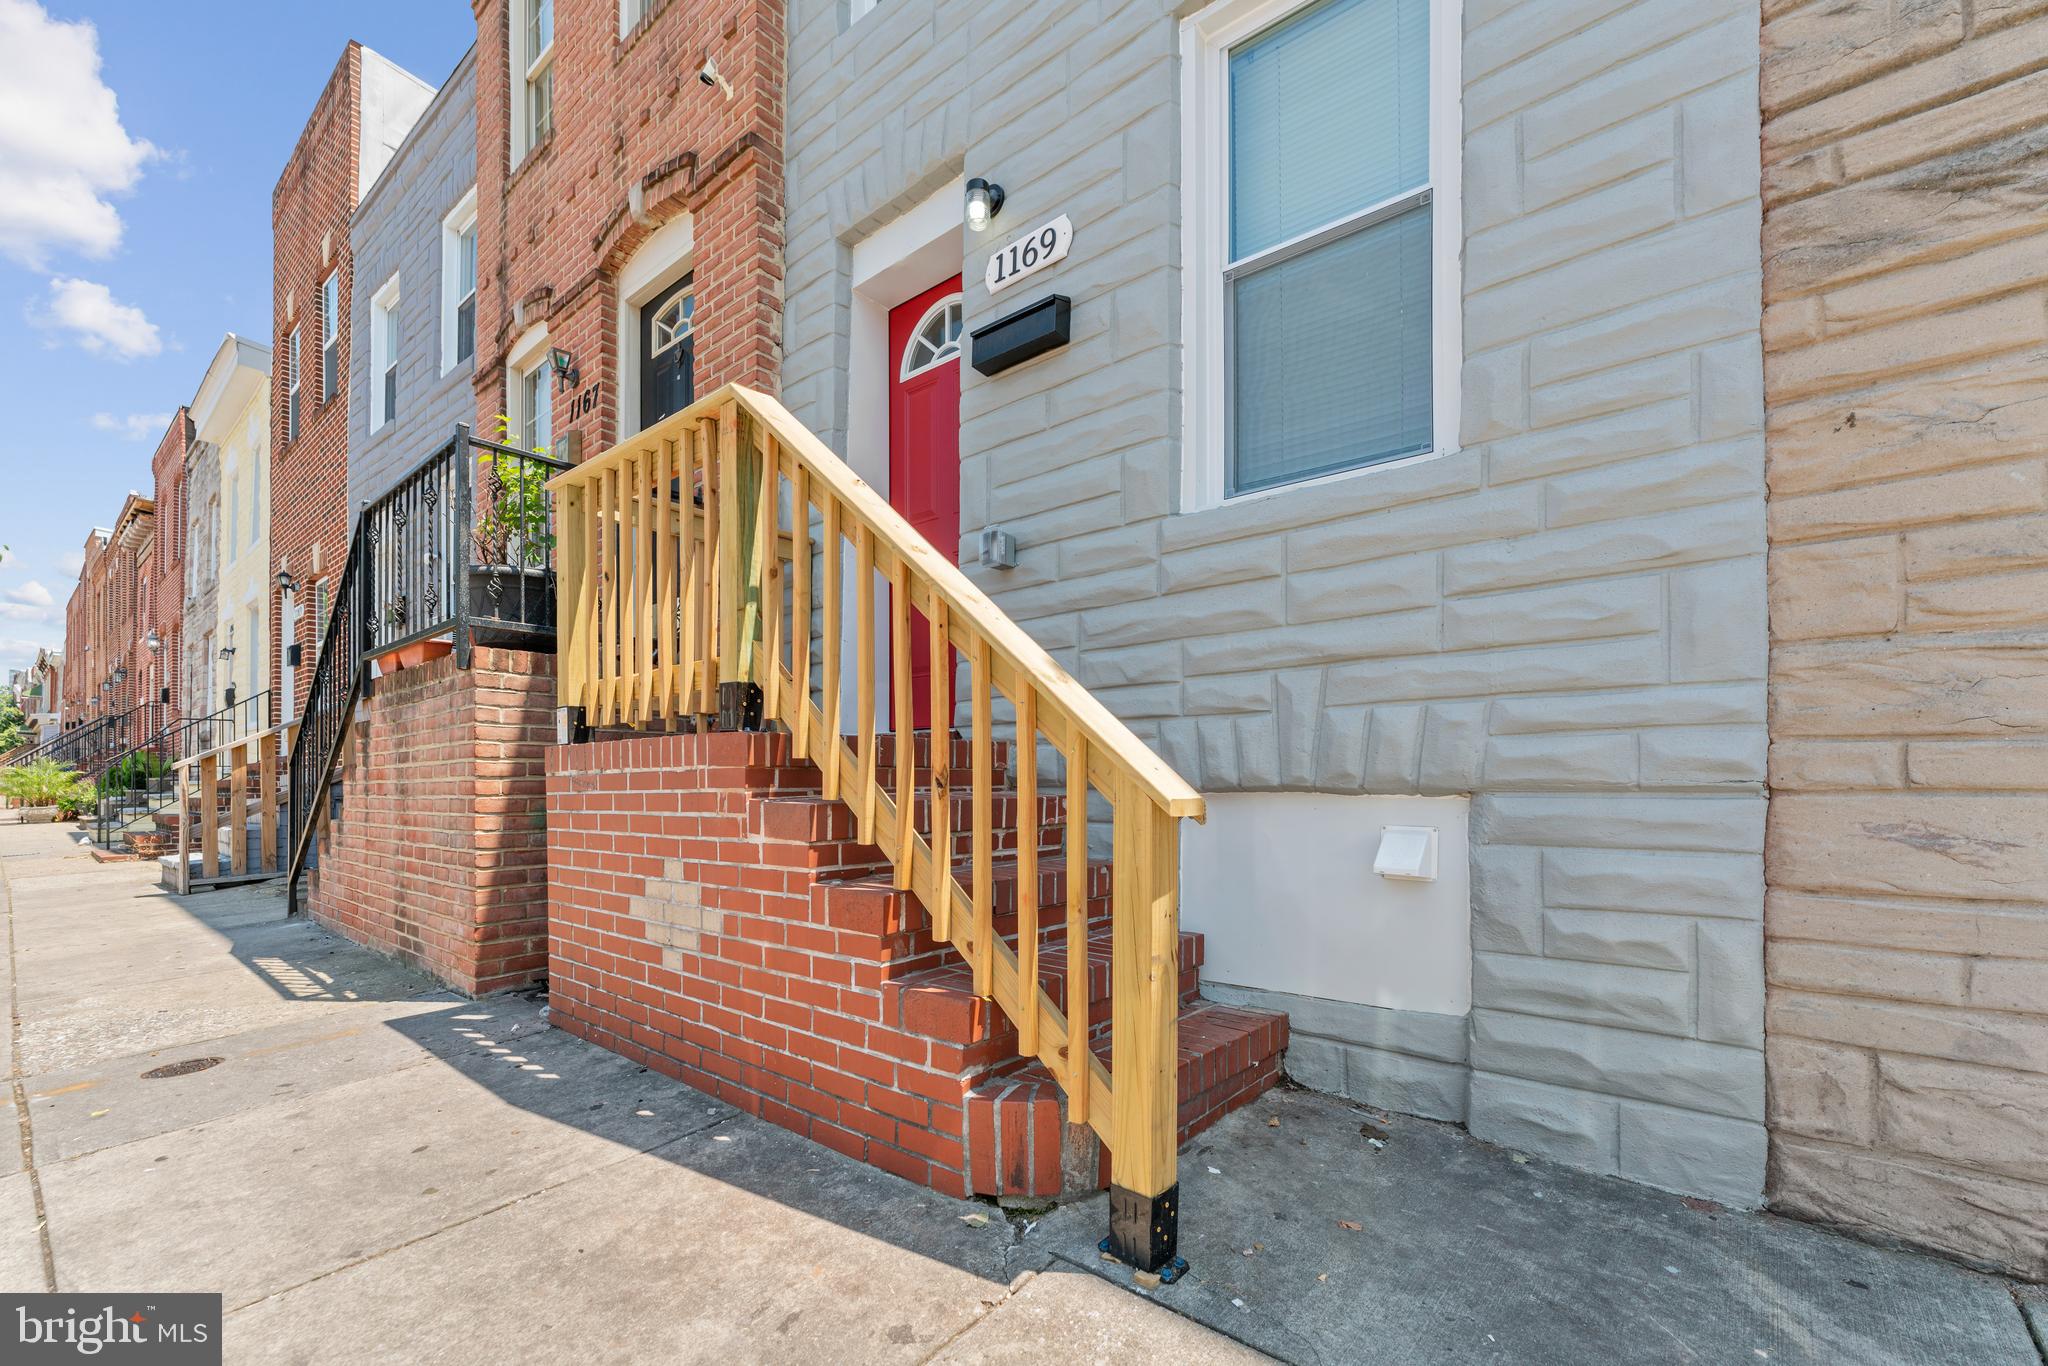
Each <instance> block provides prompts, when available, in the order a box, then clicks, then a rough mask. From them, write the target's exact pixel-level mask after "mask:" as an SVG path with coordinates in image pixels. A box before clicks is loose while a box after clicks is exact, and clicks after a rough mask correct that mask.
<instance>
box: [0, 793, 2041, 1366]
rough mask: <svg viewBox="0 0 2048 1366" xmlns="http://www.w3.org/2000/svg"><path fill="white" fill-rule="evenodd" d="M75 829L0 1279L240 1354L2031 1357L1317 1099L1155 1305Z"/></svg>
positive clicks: (1717, 1229) (45, 852)
mask: <svg viewBox="0 0 2048 1366" xmlns="http://www.w3.org/2000/svg"><path fill="white" fill-rule="evenodd" d="M74 839H75V836H74V834H73V832H72V831H71V830H70V829H69V827H63V826H58V827H52V826H0V918H4V919H5V921H6V933H7V936H8V939H7V944H6V949H7V952H6V958H5V964H4V966H5V967H6V969H7V974H6V976H5V977H4V978H0V996H4V999H5V1000H6V1001H7V1003H8V1004H9V1006H10V1007H11V1009H12V1012H13V1015H14V1020H15V1028H14V1034H15V1037H14V1038H11V1039H9V1040H8V1041H7V1048H8V1051H7V1053H6V1054H5V1061H6V1062H7V1064H8V1071H9V1075H10V1086H11V1088H12V1090H13V1094H14V1096H15V1097H16V1098H20V1097H23V1096H25V1097H27V1098H28V1114H27V1132H28V1133H29V1135H30V1138H31V1140H32V1146H33V1152H34V1154H35V1161H34V1167H33V1169H32V1170H24V1169H23V1167H22V1164H21V1162H20V1157H19V1153H18V1152H17V1151H15V1150H14V1145H11V1144H10V1145H4V1146H5V1147H6V1149H7V1151H5V1152H4V1153H0V1289H9V1290H25V1289H40V1288H43V1287H44V1286H45V1285H46V1283H47V1282H46V1280H45V1275H46V1268H53V1269H54V1274H55V1277H56V1283H57V1285H58V1286H59V1287H60V1288H63V1289H127V1288H132V1289H156V1290H177V1289H190V1290H218V1291H221V1292H223V1293H224V1295H225V1297H226V1305H227V1308H228V1320H227V1325H226V1342H227V1349H228V1357H229V1359H230V1360H235V1361H252V1362H301V1361H304V1362H312V1361H351V1362H353V1361H378V1362H385V1361H393V1362H411V1361H439V1360H448V1361H458V1360H459V1361H468V1360H475V1359H484V1360H547V1359H573V1360H579V1361H580V1360H596V1361H620V1362H630V1361H642V1360H648V1361H652V1360H673V1359H681V1360H687V1361H699V1360H713V1359H716V1360H720V1361H733V1360H738V1361H782V1360H807V1361H808V1360H827V1361H834V1362H838V1361H870V1360H873V1361H927V1360H944V1361H975V1360H981V1361H986V1360H994V1361H1026V1360H1029V1361H1060V1362H1065V1361H1105V1362H1106V1361H1111V1360H1117V1361H1123V1360H1131V1359H1136V1360H1144V1361H1151V1360H1173V1361H1190V1362H1211V1361H1215V1362H1227V1361H1232V1360H1253V1359H1256V1356H1255V1353H1253V1352H1251V1351H1249V1350H1247V1348H1246V1346H1243V1345H1240V1344H1249V1346H1251V1347H1255V1348H1257V1349H1259V1350H1261V1351H1264V1352H1269V1353H1272V1354H1273V1355H1275V1356H1278V1357H1281V1358H1284V1359H1287V1360H1291V1361H1302V1362H1386V1363H1397V1362H1398V1363H1408V1362H1416V1361H1431V1362H1438V1361H1443V1362H1499V1363H1508V1362H1514V1363H1520V1362H1543V1363H1547V1362H1560V1363H1566V1362H1569V1363H1577V1362H1582V1361H1617V1362H1632V1361H1656V1362H1694V1361H1700V1362H1706V1361H1714V1362H1722V1361H1726V1362H1751V1363H1754V1362H1758V1361H1768V1362H1777V1363H1783V1362H1847V1361H1854V1362H1888V1361H1901V1362H1957V1363H1964V1362H1968V1363H1985V1364H1986V1366H2006V1364H2007V1363H2010V1366H2041V1360H2042V1359H2041V1357H2040V1356H2039V1355H2038V1354H2037V1350H2036V1348H2035V1346H2034V1344H2033V1341H2032V1339H2031V1337H2030V1335H2029V1333H2028V1330H2027V1326H2026V1319H2025V1317H2024V1316H2023V1313H2022V1308H2021V1305H2022V1304H2023V1303H2024V1304H2027V1305H2028V1306H2029V1307H2030V1308H2032V1309H2033V1311H2034V1312H2035V1313H2036V1315H2037V1317H2038V1318H2040V1319H2042V1320H2044V1321H2048V1302H2043V1301H2041V1300H2039V1299H2031V1300H2030V1299H2029V1298H2028V1297H2029V1296H2030V1295H2034V1294H2036V1293H2037V1292H2035V1291H2030V1290H2025V1289H2021V1290H2018V1291H2017V1296H2016V1291H2015V1288H2014V1287H2010V1286H2008V1285H2007V1284H2005V1283H2004V1282H2001V1281H1998V1280H1996V1279H1994V1278H1991V1277H1985V1276H1980V1275H1976V1274H1974V1273H1972V1272H1969V1271H1966V1270H1963V1269H1961V1268H1959V1267H1956V1266H1954V1265H1951V1264H1949V1263H1946V1262H1942V1261H1937V1260H1934V1259H1930V1258H1925V1257H1919V1256H1914V1255H1910V1254H1906V1253H1899V1252H1889V1251H1883V1250H1880V1249H1876V1248H1872V1247H1869V1246H1866V1245H1864V1244H1860V1243H1856V1242H1852V1241H1849V1240H1847V1239H1842V1238H1838V1237H1835V1236H1832V1235H1830V1234H1827V1233H1824V1232H1822V1231H1820V1230H1818V1229H1814V1228H1811V1227H1808V1226H1805V1225H1801V1224H1796V1223H1791V1222H1788V1221H1784V1220H1778V1219H1774V1218H1771V1217H1769V1216H1758V1215H1744V1214H1734V1213H1729V1212H1725V1211H1719V1210H1716V1209H1713V1208H1711V1207H1705V1208H1702V1207H1698V1206H1696V1205H1694V1204H1689V1203H1688V1202H1684V1201H1681V1200H1679V1199H1677V1198H1675V1197H1672V1196H1667V1195H1662V1194H1659V1193H1657V1192H1654V1191H1649V1190H1645V1189H1644V1188H1642V1187H1639V1186H1633V1185H1629V1184H1627V1183H1625V1182H1620V1181H1612V1180H1605V1179H1601V1178H1596V1177H1589V1176H1584V1175H1582V1174H1579V1173H1575V1172H1570V1171H1566V1170H1563V1169H1560V1168H1557V1167H1553V1166H1550V1165H1548V1164H1545V1163H1542V1162H1540V1161H1531V1160H1525V1159H1521V1158H1519V1157H1518V1156H1517V1155H1515V1154H1511V1153H1508V1152H1505V1151H1502V1150H1500V1149H1498V1148H1494V1147H1492V1146H1490V1145H1488V1144H1485V1143H1481V1142H1478V1141H1477V1140H1474V1139H1472V1138H1471V1137H1470V1136H1469V1135H1467V1134H1465V1133H1464V1132H1463V1131H1462V1130H1458V1129H1454V1128H1451V1127H1449V1126H1444V1125H1437V1124H1431V1123H1427V1122H1425V1121H1420V1120H1408V1119H1401V1118H1394V1117H1387V1116H1382V1115H1377V1114H1374V1113H1372V1112H1368V1111H1364V1110H1362V1109H1360V1108H1359V1107H1356V1106H1353V1105H1350V1104H1348V1103H1345V1102H1342V1101H1336V1100H1332V1099H1330V1098H1328V1097H1324V1096H1318V1095H1315V1094H1312V1093H1308V1092H1300V1091H1281V1092H1276V1093H1274V1094H1272V1095H1270V1096H1268V1097H1267V1098H1265V1099H1264V1100H1262V1101H1261V1102H1260V1103H1259V1104H1258V1105H1257V1106H1255V1107H1253V1108H1251V1109H1249V1110H1246V1111H1243V1112H1240V1113H1239V1114H1238V1115H1235V1116H1233V1117H1232V1118H1231V1119H1229V1120H1227V1121H1226V1122H1225V1123H1224V1124H1223V1125H1220V1126H1219V1127H1218V1128H1216V1129H1215V1130H1212V1131H1211V1132H1210V1133H1208V1134H1206V1135H1204V1136H1203V1137H1202V1138H1201V1139H1200V1140H1198V1141H1197V1143H1196V1145H1195V1146H1194V1147H1193V1148H1192V1149H1191V1150H1190V1151H1188V1152H1187V1153H1185V1154H1184V1155H1183V1158H1182V1163H1181V1171H1182V1201H1183V1214H1182V1235H1183V1241H1184V1250H1185V1251H1186V1253H1187V1255H1188V1257H1189V1259H1190V1261H1191V1262H1192V1263H1193V1270H1192V1272H1191V1273H1190V1275H1189V1276H1188V1277H1187V1278H1186V1279H1184V1280H1183V1281H1182V1282H1180V1283H1179V1284H1178V1285H1175V1286H1171V1287H1164V1288H1161V1289H1159V1290H1156V1291H1153V1292H1151V1293H1150V1294H1149V1295H1145V1294H1134V1293H1132V1291H1131V1290H1130V1289H1129V1288H1128V1287H1129V1286H1130V1276H1129V1272H1128V1271H1127V1270H1126V1269H1124V1268H1121V1267H1118V1266H1115V1265H1113V1264H1108V1263H1105V1262H1104V1261H1103V1260H1102V1259H1101V1258H1100V1257H1099V1256H1098V1255H1097V1253H1096V1251H1095V1241H1096V1239H1097V1238H1098V1237H1100V1236H1101V1234H1102V1232H1103V1231H1104V1228H1105V1226H1106V1214H1105V1212H1104V1209H1103V1202H1102V1201H1101V1200H1100V1199H1097V1200H1093V1201H1086V1202H1082V1203H1080V1204H1078V1205H1075V1206H1071V1207H1068V1208H1065V1209H1061V1210H1058V1211H1055V1212H1052V1213H1050V1214H1048V1215H1046V1216H1045V1217H1043V1218H1041V1219H1037V1220H1035V1221H1034V1220H1029V1219H1009V1220H1006V1219H1005V1218H1004V1217H1003V1215H1002V1214H1001V1213H1000V1212H998V1211H995V1210H993V1209H992V1208H991V1207H989V1206H986V1205H981V1204H977V1203H973V1202H964V1201H954V1200H947V1199H943V1198H941V1197H939V1196H936V1195H934V1194H932V1193H931V1192H930V1191H927V1190H924V1189H921V1188H918V1187H914V1186H911V1185H908V1184H906V1183H904V1182H901V1181H898V1180H896V1179H895V1178H893V1177H890V1176H886V1175H884V1174H882V1173H880V1172H878V1171H875V1170H873V1169H871V1168H868V1167H866V1166H862V1165H860V1164H856V1163H852V1162H849V1161H846V1160H845V1159H843V1158H840V1157H839V1156H838V1155H836V1154H834V1153H832V1152H829V1151H827V1150H825V1149H823V1148H819V1147H816V1146H813V1145H811V1144H809V1143H806V1142H803V1141H802V1140H799V1139H797V1138H795V1137H793V1136H791V1135H789V1134H787V1133H785V1132H784V1131H782V1130H780V1129H777V1128H775V1127H773V1126H771V1125H767V1124H763V1123H760V1122H757V1121H754V1120H751V1119H749V1118H748V1117H746V1116H745V1115H743V1114H740V1113H738V1112H737V1111H734V1110H733V1109H731V1108H730V1107H728V1106H725V1105H723V1104H720V1103H718V1102H716V1101H713V1100H711V1099H709V1098H707V1097H705V1096H703V1095H701V1094H699V1093H698V1092H695V1091H693V1090H690V1089H689V1088H687V1087H684V1086H681V1085H678V1084H676V1083H673V1082H670V1081H668V1080H666V1079H665V1078H662V1077H659V1076H657V1075H653V1074H650V1073H648V1072H645V1071H643V1070H641V1069H639V1068H637V1067H635V1066H633V1065H632V1064H630V1063H627V1062H626V1061H624V1060H623V1059H620V1058H618V1057H616V1056H614V1055H612V1054H609V1053H606V1052H604V1051H602V1050H600V1049H596V1048H593V1047H591V1046H590V1045H587V1044H585V1043H583V1042H581V1041H580V1040H577V1039H573V1038H571V1037H569V1036H567V1035H564V1034H560V1033H558V1032H556V1031H553V1030H550V1029H548V1028H547V1026H546V1023H545V1019H544V1015H543V1012H542V1010H541V1008H540V1006H539V1005H538V1004H537V1003H535V1002H532V1001H528V1000H522V999H518V998H507V997H496V998H492V999H491V1000H489V1001H486V1002H481V1003H478V1002H468V1001H463V1000H460V999H457V998H455V997H453V996H451V995H450V994H448V993H445V992H441V991H437V990H435V989H434V988H433V984H432V983H430V982H428V981H426V980H425V979H424V978H421V977H419V976H417V975H416V974H414V973H411V972H410V971H408V970H406V969H403V968H400V967H397V966H395V965H393V964H392V963H390V962H388V961H387V960H384V959H381V958H378V957H377V956H375V955H373V954H370V953H368V952H366V951H364V950H361V949H359V948H356V947H355V946H353V945H350V944H348V943H346V942H344V941H341V940H338V939H336V938H334V937H333V936H330V935H327V934H325V933H324V932H322V931H320V930H318V929H316V928H314V927H312V926H310V925H308V924H307V923H305V922H304V921H287V920H285V918H284V915H283V903H282V900H281V898H280V897H278V896H277V895H276V894H275V893H272V892H265V891H260V890H259V891H248V890H244V891H239V892H223V893H215V894H212V895H208V896H199V897H194V898H190V899H188V900H186V901H182V902H181V901H179V900H178V899H176V898H172V897H168V896H166V895H164V894H162V893H161V892H158V891H157V890H156V889H155V888H154V886H153V885H151V878H152V876H153V874H154V871H155V870H154V868H153V866H147V865H144V866H137V865H132V864H130V865H120V864H115V865H104V866H102V865H97V864H94V863H92V862H91V861H90V860H89V859H87V858H85V857H84V856H83V855H82V854H81V853H80V852H79V851H78V849H77V847H76V846H75V844H74V842H73V841H74ZM201 1058H218V1059H220V1061H219V1062H218V1063H216V1064H214V1065H212V1066H209V1067H206V1068H205V1069H203V1070H199V1071H195V1072H191V1073H189V1074H186V1075H182V1076H177V1077H172V1078H168V1079H145V1078H144V1077H143V1076H142V1074H143V1073H145V1072H147V1071H149V1070H150V1069H152V1068H156V1067H159V1066H162V1065H164V1064H167V1063H177V1062H184V1061H188V1060H192V1059H201ZM10 1113H11V1114H12V1115H13V1117H14V1118H15V1119H16V1121H17V1124H19V1123H20V1122H21V1119H22V1116H21V1112H20V1109H19V1108H18V1106H16V1105H13V1104H10ZM1374 1140H1377V1143H1375V1142H1374ZM1382 1145H1383V1146H1382ZM39 1208H40V1209H41V1210H43V1211H44V1213H45V1215H46V1217H47V1224H46V1225H45V1226H44V1227H43V1228H42V1229H40V1230H39V1228H38V1213H37V1212H38V1209H39ZM1349 1225H1356V1226H1357V1227H1356V1228H1353V1227H1349ZM1169 1310H1171V1311H1172V1312H1169ZM1202 1325H1208V1327H1204V1326H1202ZM2044 1326H2048V1324H2044ZM1211 1328H1214V1329H1216V1330H1219V1331H1217V1332H1212V1331H1210V1329H1211ZM1223 1335H1227V1336H1223ZM1233 1339H1234V1340H1233Z"/></svg>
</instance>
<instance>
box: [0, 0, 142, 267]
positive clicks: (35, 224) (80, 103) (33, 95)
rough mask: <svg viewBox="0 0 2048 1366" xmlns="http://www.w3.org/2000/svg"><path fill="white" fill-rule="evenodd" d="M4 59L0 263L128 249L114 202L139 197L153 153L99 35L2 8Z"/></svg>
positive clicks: (23, 7)
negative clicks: (104, 74) (105, 75)
mask: <svg viewBox="0 0 2048 1366" xmlns="http://www.w3.org/2000/svg"><path fill="white" fill-rule="evenodd" d="M0 52H5V53H6V54H7V57H6V68H7V77H6V80H5V81H0V255H7V256H11V257H13V258H14V259H15V260H17V261H20V262H21V263H22V264H24V265H27V266H30V267H32V268H40V267H41V266H42V264H43V262H44V260H45V258H46V257H47V256H48V254H49V252H50V251H51V250H52V249H53V248H61V249H68V250H73V251H81V252H84V253H86V254H87V255H89V256H105V255H107V254H108V253H109V252H111V251H113V249H114V248H115V247H117V246H119V245H120V242H121V215H120V214H119V213H118V212H117V211H116V210H115V208H114V206H113V204H111V203H110V202H108V196H109V195H114V194H119V193H121V192H123V191H126V190H129V189H132V188H133V187H134V185H135V182H136V180H137V179H138V178H140V176H141V175H142V167H143V164H144V163H145V162H147V161H148V160H149V159H150V158H151V157H153V156H155V155H156V148H154V147H152V146H151V145H150V144H149V143H148V142H146V141H144V140H142V139H140V138H134V137H130V136H129V135H128V130H127V129H125V128H123V127H122V126H121V111H120V108H119V102H118V101H117V100H116V99H115V98H114V92H113V91H112V90H109V89H108V88H107V85H106V82H104V81H103V80H101V79H100V53H99V31H98V30H97V29H95V28H94V27H93V26H92V25H91V24H90V23H84V22H80V23H70V24H67V23H61V22H59V21H58V20H56V19H53V18H51V17H50V14H49V11H47V10H45V9H44V8H43V7H42V6H41V5H39V4H36V3H34V0H0Z"/></svg>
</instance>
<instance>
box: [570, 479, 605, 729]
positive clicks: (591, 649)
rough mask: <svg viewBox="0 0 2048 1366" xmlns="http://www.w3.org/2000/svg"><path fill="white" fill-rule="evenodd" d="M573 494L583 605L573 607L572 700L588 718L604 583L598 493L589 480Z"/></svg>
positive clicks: (593, 700)
mask: <svg viewBox="0 0 2048 1366" xmlns="http://www.w3.org/2000/svg"><path fill="white" fill-rule="evenodd" d="M576 493H577V496H578V498H579V499H580V500H581V502H582V504H583V555H582V559H583V560H584V561H585V565H584V568H582V569H581V570H579V571H578V572H579V573H581V574H582V576H583V597H582V603H583V605H582V606H581V607H580V608H578V609H577V612H576V617H577V627H576V629H577V630H578V631H579V632H580V633H581V634H580V636H579V639H580V641H581V654H582V656H583V671H582V678H581V680H580V681H581V683H582V688H581V692H582V696H580V697H578V698H577V699H576V703H577V705H579V706H581V707H582V708H583V714H584V718H585V719H586V720H589V719H591V718H593V717H595V716H596V714H597V672H598V669H597V658H598V656H597V644H598V629H597V627H598V610H599V603H601V602H602V601H603V599H602V598H601V597H600V593H601V591H602V587H603V584H604V560H603V559H602V558H601V557H602V555H603V553H604V541H603V539H602V538H601V536H600V535H599V529H600V526H601V524H600V523H599V521H598V515H597V505H598V501H599V495H598V493H597V491H596V490H595V489H593V488H592V487H591V482H585V483H582V484H579V485H577V487H576Z"/></svg>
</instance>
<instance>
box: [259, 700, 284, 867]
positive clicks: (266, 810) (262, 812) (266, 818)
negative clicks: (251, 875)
mask: <svg viewBox="0 0 2048 1366" xmlns="http://www.w3.org/2000/svg"><path fill="white" fill-rule="evenodd" d="M256 754H257V761H256V763H257V767H256V781H257V782H258V783H259V784H260V785H261V795H260V796H259V797H258V799H257V802H256V826H257V830H258V832H259V833H258V835H257V850H256V852H257V853H258V854H259V855H260V856H261V857H262V859H263V871H264V872H266V873H270V872H276V871H277V869H278V867H279V865H278V861H277V732H276V731H267V732H265V734H264V736H263V738H262V739H261V740H260V741H258V742H257V745H256Z"/></svg>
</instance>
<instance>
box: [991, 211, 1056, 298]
mask: <svg viewBox="0 0 2048 1366" xmlns="http://www.w3.org/2000/svg"><path fill="white" fill-rule="evenodd" d="M1073 245H1074V224H1073V221H1072V220H1071V219H1069V218H1068V217H1067V216H1066V215H1065V214H1061V215H1060V216H1059V217H1058V218H1055V219H1053V220H1052V222H1050V223H1042V224H1040V225H1039V226H1038V227H1035V228H1033V229H1032V230H1031V231H1030V232H1027V233H1025V234H1024V235H1023V236H1022V237H1020V238H1018V239H1017V240H1016V241H1014V242H1011V243H1009V244H1007V245H1006V246H1003V247H1002V248H1000V249H998V250H997V252H996V254H995V255H993V256H991V257H989V258H988V269H987V270H986V271H984V272H983V274H982V281H983V283H985V284H986V285H987V286H988V292H989V293H991V294H1000V293H1002V292H1003V291H1004V290H1006V289H1008V288H1009V287H1010V286H1011V285H1014V284H1016V283H1017V282H1018V281H1019V280H1021V279H1023V278H1024V277H1025V276H1027V275H1030V274H1033V273H1034V272H1036V271H1041V270H1044V269H1045V268H1046V267H1047V266H1049V265H1051V264H1053V263H1054V262H1055V261H1064V260H1065V259H1066V257H1067V249H1068V248H1069V247H1071V246H1073Z"/></svg>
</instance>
